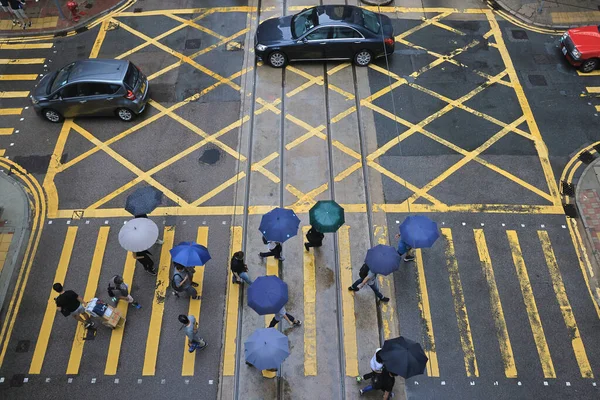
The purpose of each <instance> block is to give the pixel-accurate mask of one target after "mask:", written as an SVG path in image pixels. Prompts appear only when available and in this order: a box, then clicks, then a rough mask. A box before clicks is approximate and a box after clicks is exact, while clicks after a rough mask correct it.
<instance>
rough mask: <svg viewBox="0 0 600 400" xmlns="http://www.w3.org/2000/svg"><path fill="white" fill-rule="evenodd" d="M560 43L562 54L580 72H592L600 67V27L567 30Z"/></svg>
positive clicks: (592, 26)
mask: <svg viewBox="0 0 600 400" xmlns="http://www.w3.org/2000/svg"><path fill="white" fill-rule="evenodd" d="M560 42H561V45H560V47H561V50H562V53H563V54H564V55H565V57H567V60H568V61H569V62H570V63H571V64H572V65H573V66H575V67H578V68H579V70H580V71H581V72H592V71H593V70H595V69H596V68H597V67H598V66H599V65H600V25H598V26H596V25H591V26H582V27H580V28H574V29H569V30H568V31H566V32H565V33H564V34H563V35H562V38H560Z"/></svg>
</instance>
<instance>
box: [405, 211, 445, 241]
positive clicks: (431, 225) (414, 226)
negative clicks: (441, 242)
mask: <svg viewBox="0 0 600 400" xmlns="http://www.w3.org/2000/svg"><path fill="white" fill-rule="evenodd" d="M400 235H401V240H402V241H403V242H404V243H406V244H407V245H409V246H410V247H412V248H415V249H420V248H423V247H431V246H433V244H434V243H435V241H436V240H437V238H439V237H440V232H439V230H438V226H437V224H436V223H435V222H434V221H432V220H430V219H429V218H427V217H426V216H424V215H413V216H410V217H407V218H406V219H405V220H404V221H403V222H402V224H400Z"/></svg>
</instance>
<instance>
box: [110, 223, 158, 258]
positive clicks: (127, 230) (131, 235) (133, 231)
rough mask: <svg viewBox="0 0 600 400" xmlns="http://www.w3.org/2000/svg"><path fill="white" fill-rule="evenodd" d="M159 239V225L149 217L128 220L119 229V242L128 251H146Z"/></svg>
mask: <svg viewBox="0 0 600 400" xmlns="http://www.w3.org/2000/svg"><path fill="white" fill-rule="evenodd" d="M156 239H158V226H156V224H155V223H154V221H152V220H151V219H148V218H134V219H132V220H130V221H127V223H126V224H125V225H123V226H122V227H121V230H120V231H119V244H120V245H121V247H123V248H124V249H125V250H127V251H144V250H147V249H149V248H150V247H152V245H153V244H154V243H155V242H156Z"/></svg>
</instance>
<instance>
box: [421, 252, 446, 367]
mask: <svg viewBox="0 0 600 400" xmlns="http://www.w3.org/2000/svg"><path fill="white" fill-rule="evenodd" d="M415 263H416V264H417V271H416V272H417V277H418V280H419V287H418V288H417V298H418V299H419V312H420V314H421V321H422V322H423V326H422V327H421V329H422V331H423V350H425V354H427V358H429V362H428V363H427V376H429V377H430V378H436V377H439V376H440V367H439V364H438V358H437V350H436V348H435V338H434V334H433V323H432V321H431V309H430V307H429V294H428V292H427V280H426V279H425V269H424V268H423V254H422V253H421V249H415Z"/></svg>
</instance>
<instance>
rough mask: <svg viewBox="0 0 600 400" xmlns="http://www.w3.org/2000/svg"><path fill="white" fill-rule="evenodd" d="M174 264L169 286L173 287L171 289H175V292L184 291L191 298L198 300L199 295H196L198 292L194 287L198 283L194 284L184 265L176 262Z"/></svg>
mask: <svg viewBox="0 0 600 400" xmlns="http://www.w3.org/2000/svg"><path fill="white" fill-rule="evenodd" d="M174 264H175V273H174V274H173V278H172V281H171V286H172V287H173V290H175V291H176V292H186V293H187V294H189V295H190V297H191V298H192V299H194V300H199V299H200V296H198V292H197V291H196V289H195V288H194V286H198V285H197V284H196V285H194V282H192V274H190V273H189V272H188V270H187V268H186V267H185V266H183V265H181V264H177V263H174Z"/></svg>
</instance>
